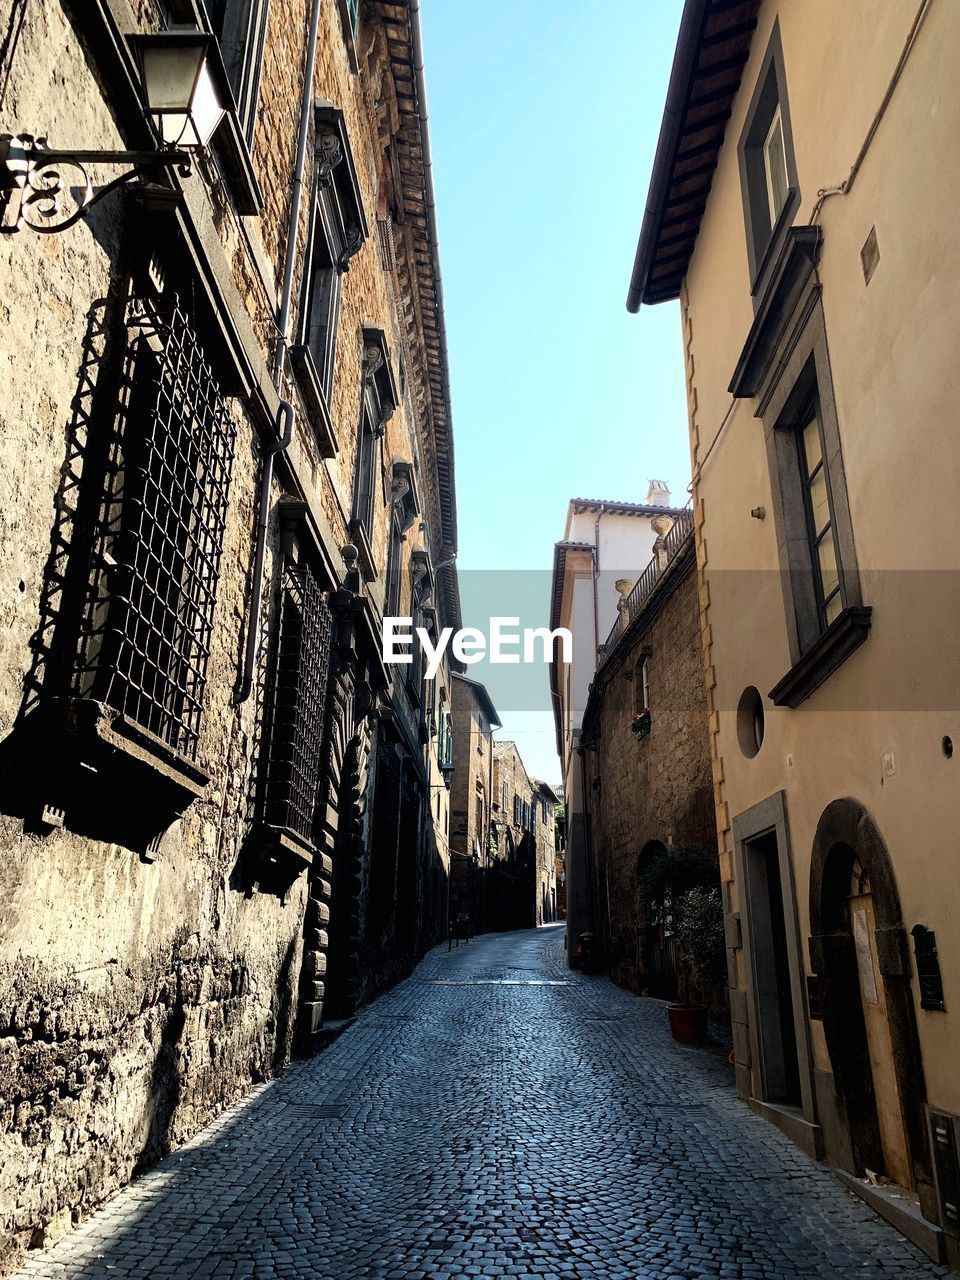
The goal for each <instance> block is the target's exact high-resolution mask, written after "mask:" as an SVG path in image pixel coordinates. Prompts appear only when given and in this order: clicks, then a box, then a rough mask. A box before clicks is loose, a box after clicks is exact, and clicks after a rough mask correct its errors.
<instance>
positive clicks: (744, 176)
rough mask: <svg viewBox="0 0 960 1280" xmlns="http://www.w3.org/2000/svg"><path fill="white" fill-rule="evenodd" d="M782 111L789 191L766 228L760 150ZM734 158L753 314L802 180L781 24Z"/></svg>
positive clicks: (774, 34) (770, 45)
mask: <svg viewBox="0 0 960 1280" xmlns="http://www.w3.org/2000/svg"><path fill="white" fill-rule="evenodd" d="M778 106H779V108H780V119H781V124H782V128H783V145H784V154H785V158H786V162H787V179H788V182H789V190H788V192H787V198H786V201H785V202H784V206H783V208H782V209H781V210H780V215H779V217H778V218H777V221H776V223H775V224H774V226H772V227H768V225H767V224H768V222H769V218H768V216H767V212H766V210H767V191H766V181H765V177H764V172H763V155H762V147H763V142H764V139H765V138H766V136H767V132H768V130H769V127H770V124H771V122H772V120H773V117H774V115H775V113H776V109H777V107H778ZM737 159H738V162H739V166H740V188H741V192H742V195H743V222H744V231H745V233H746V240H747V260H748V262H749V265H750V293H751V296H752V297H753V301H754V309H756V308H757V307H758V306H759V300H760V293H761V285H762V283H763V281H764V278H765V277H766V275H767V273H768V268H769V267H770V264H771V262H772V260H773V258H774V256H775V255H776V252H777V250H778V249H779V247H780V245H781V244H782V243H783V237H784V235H785V233H786V231H787V229H788V228H789V227H790V225H791V224H792V222H793V219H794V215H795V213H796V211H797V209H798V207H799V205H800V180H799V178H798V176H797V162H796V156H795V153H794V147H793V130H792V128H791V125H790V106H789V102H788V99H787V80H786V73H785V70H784V65H783V45H782V43H781V39H780V20H779V18H778V19H777V20H776V21H775V22H774V24H773V30H772V32H771V34H770V39H769V41H768V43H767V48H766V51H765V53H764V55H763V60H762V62H761V64H760V71H759V73H758V75H757V79H756V84H755V86H754V90H753V96H752V97H751V99H750V105H749V107H748V108H747V114H746V118H745V120H744V123H743V129H742V130H741V132H740V138H739V141H738V143H737Z"/></svg>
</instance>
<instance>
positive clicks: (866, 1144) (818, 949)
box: [809, 796, 938, 1221]
mask: <svg viewBox="0 0 960 1280" xmlns="http://www.w3.org/2000/svg"><path fill="white" fill-rule="evenodd" d="M854 858H856V859H859V861H860V865H861V866H862V867H863V870H864V871H865V872H866V874H867V876H868V877H869V879H870V887H871V891H872V895H873V908H874V916H875V924H876V927H875V930H874V944H875V947H876V953H877V967H878V968H879V970H880V977H881V981H882V982H883V988H884V995H885V998H886V1006H887V1021H888V1024H889V1028H890V1038H891V1042H892V1045H893V1058H894V1065H895V1067H896V1073H897V1083H898V1086H899V1091H900V1104H901V1110H902V1114H903V1125H904V1130H905V1137H906V1142H907V1158H908V1160H909V1161H910V1162H911V1164H912V1166H913V1174H914V1179H915V1181H916V1186H917V1193H918V1195H919V1198H920V1208H921V1211H922V1212H923V1214H924V1215H925V1216H926V1217H927V1218H929V1219H930V1220H931V1221H937V1220H938V1219H937V1200H936V1194H935V1190H934V1183H933V1167H932V1161H931V1157H930V1147H929V1141H928V1135H927V1125H926V1100H927V1091H926V1083H925V1080H924V1073H923V1057H922V1054H921V1050H920V1035H919V1030H918V1026H917V1015H916V1009H915V1007H914V1000H913V987H912V981H911V979H912V967H911V960H910V948H909V945H908V938H907V931H906V928H905V926H904V924H903V917H902V911H901V906H900V893H899V890H898V888H897V880H896V875H895V873H894V867H893V860H892V858H891V857H890V852H889V850H888V849H887V845H886V842H885V841H884V839H883V836H882V835H881V833H880V828H879V827H878V826H877V824H876V823H875V822H874V820H873V818H872V817H871V816H870V814H869V812H868V811H867V809H866V808H865V806H864V805H862V804H861V803H860V802H859V801H858V800H855V799H852V798H851V797H849V796H848V797H844V798H842V799H838V800H833V801H831V802H830V804H828V805H827V807H826V808H825V809H824V811H823V813H822V814H821V815H820V821H819V822H818V823H817V832H816V835H815V837H814V841H813V851H812V856H811V861H810V943H809V946H810V960H811V963H812V966H813V971H814V974H815V975H816V979H817V983H818V986H819V989H820V994H821V1004H822V1006H823V1031H824V1037H825V1039H826V1043H827V1052H828V1054H829V1056H830V1067H831V1071H832V1073H833V1089H834V1092H835V1095H836V1099H837V1109H838V1111H839V1119H840V1123H841V1125H843V1127H844V1128H845V1129H846V1134H847V1139H848V1142H849V1147H850V1158H851V1163H852V1164H853V1166H854V1167H853V1168H852V1169H851V1170H850V1172H852V1173H854V1174H857V1175H860V1174H861V1173H862V1169H863V1167H865V1164H866V1162H867V1161H868V1160H869V1159H870V1158H871V1156H872V1153H873V1152H874V1151H875V1150H876V1148H877V1146H878V1144H879V1126H878V1123H877V1118H876V1111H875V1108H874V1110H873V1112H872V1114H871V1110H870V1106H872V1105H873V1098H872V1091H871V1097H870V1098H869V1099H868V1100H865V1099H864V1098H863V1091H862V1088H858V1079H859V1073H860V1072H861V1071H862V1056H863V1046H862V1045H861V1044H860V1042H859V1039H858V1038H857V1037H856V1036H851V1035H850V1019H851V1016H853V1015H852V1011H851V1003H850V999H851V992H852V979H851V976H850V975H851V954H852V941H851V937H850V930H849V927H848V926H847V925H846V924H845V923H844V920H843V912H842V907H841V903H842V902H843V901H845V899H846V897H848V896H849V881H850V868H851V866H852V859H854ZM841 891H842V892H841ZM852 963H853V964H855V958H854V959H853V961H852ZM856 995H857V999H858V1000H859V998H860V992H859V983H858V985H857V992H856ZM860 1014H861V1017H862V1005H861V1006H860ZM865 1039H866V1037H865V1033H864V1044H865ZM865 1101H866V1102H869V1104H870V1106H868V1105H865Z"/></svg>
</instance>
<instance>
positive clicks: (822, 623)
mask: <svg viewBox="0 0 960 1280" xmlns="http://www.w3.org/2000/svg"><path fill="white" fill-rule="evenodd" d="M811 296H812V302H811V305H810V307H809V309H808V314H807V318H806V321H805V323H804V324H803V326H802V328H801V329H800V331H799V333H798V334H796V335H795V336H794V340H793V346H792V350H791V351H790V353H789V355H787V356H786V357H785V360H784V363H783V365H782V372H781V373H780V376H779V379H778V380H777V382H776V384H775V385H774V386H773V387H772V388H771V389H769V390H768V391H767V392H766V393H765V395H764V396H763V400H764V412H763V415H762V417H763V424H764V436H765V440H766V447H767V460H768V465H769V469H770V478H771V496H772V500H773V513H774V522H775V526H776V530H777V547H778V555H779V559H780V566H781V576H782V579H783V583H784V590H783V600H784V612H785V617H786V624H787V636H788V642H789V646H790V657H791V664H792V665H791V668H790V670H789V671H788V672H787V674H786V675H785V676H784V677H783V678H782V679H781V680H780V681H779V682H778V683H777V684H776V685H775V686H774V688H773V689H772V690H771V691H770V693H769V697H770V698H771V699H772V700H773V702H774V703H775V704H776V705H778V706H784V705H786V706H790V707H796V706H799V705H800V703H801V702H803V701H805V699H806V698H808V697H809V696H810V694H812V693H813V692H814V691H815V690H816V689H817V688H818V687H819V685H820V684H822V683H823V681H824V680H826V679H827V677H828V676H830V675H831V674H832V673H833V671H835V670H836V669H837V668H838V667H839V666H840V665H841V663H843V662H844V661H845V660H846V658H847V657H848V656H849V655H850V654H851V653H852V652H853V651H854V650H855V649H856V648H858V647H859V645H860V644H862V642H863V641H864V640H865V639H866V636H867V633H868V631H869V627H870V615H871V610H870V609H869V607H867V606H865V605H864V604H863V600H862V592H861V583H860V574H859V570H858V567H857V554H856V546H855V543H854V537H853V526H852V522H851V516H850V504H849V499H848V495H847V482H846V474H845V471H844V463H843V452H842V449H841V442H840V429H839V423H838V420H837V410H836V401H835V398H834V394H833V382H832V378H831V374H830V359H829V352H828V349H827V339H826V329H825V325H824V319H823V310H822V306H821V303H820V300H819V295H811ZM814 403H816V405H817V406H818V408H819V429H820V443H821V451H822V456H823V465H824V473H825V477H826V486H827V500H828V505H829V511H830V520H831V526H832V529H833V534H834V550H835V552H836V558H837V568H838V573H839V579H840V586H839V590H840V600H841V609H840V612H839V614H838V615H837V616H836V617H835V618H834V619H832V620H831V621H828V620H827V618H826V616H825V614H824V610H823V602H822V599H821V598H820V595H819V594H818V580H819V570H818V567H817V565H816V561H815V556H814V550H813V543H812V540H811V527H810V517H809V511H808V501H807V498H806V495H805V486H804V476H803V471H802V467H801V454H800V450H801V448H802V442H801V441H800V440H799V439H798V435H799V433H800V431H801V430H802V429H803V427H804V426H805V425H806V423H808V422H809V420H810V410H811V407H812V406H813V404H814Z"/></svg>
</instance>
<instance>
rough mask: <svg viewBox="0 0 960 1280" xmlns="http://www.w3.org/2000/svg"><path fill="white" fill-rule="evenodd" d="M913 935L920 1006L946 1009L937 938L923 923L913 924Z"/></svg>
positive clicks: (939, 1009) (922, 1007)
mask: <svg viewBox="0 0 960 1280" xmlns="http://www.w3.org/2000/svg"><path fill="white" fill-rule="evenodd" d="M910 933H911V934H912V935H913V948H914V955H915V956H916V960H917V980H918V981H919V983H920V1008H921V1009H936V1010H938V1011H940V1012H942V1011H944V1010H945V1009H946V1007H947V1006H946V1005H945V1004H944V1002H943V978H942V977H941V976H940V960H939V958H938V956H937V939H936V935H935V934H934V932H933V930H932V929H928V928H927V926H926V925H925V924H915V925H914V926H913V928H912V929H911V930H910Z"/></svg>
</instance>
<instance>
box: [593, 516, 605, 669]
mask: <svg viewBox="0 0 960 1280" xmlns="http://www.w3.org/2000/svg"><path fill="white" fill-rule="evenodd" d="M604 510H605V505H604V503H602V502H601V503H600V510H599V511H598V512H597V518H596V520H594V522H593V669H594V671H596V669H597V667H599V665H600V517H601V516H602V515H603V513H604Z"/></svg>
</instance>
